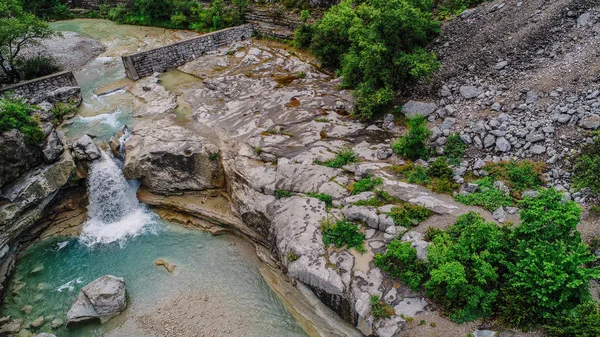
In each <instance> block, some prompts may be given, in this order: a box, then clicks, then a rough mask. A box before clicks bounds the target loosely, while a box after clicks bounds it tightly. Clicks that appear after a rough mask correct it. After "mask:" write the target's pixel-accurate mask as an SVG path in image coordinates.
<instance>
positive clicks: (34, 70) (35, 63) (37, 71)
mask: <svg viewBox="0 0 600 337" xmlns="http://www.w3.org/2000/svg"><path fill="white" fill-rule="evenodd" d="M15 66H16V67H17V70H18V72H19V73H20V74H21V79H22V80H30V79H33V78H36V77H41V76H46V75H50V74H53V73H55V72H57V71H59V70H60V68H59V67H58V65H56V62H55V61H54V59H53V58H51V57H48V56H43V55H38V56H34V57H32V58H29V59H24V58H20V57H19V58H17V60H16V63H15Z"/></svg>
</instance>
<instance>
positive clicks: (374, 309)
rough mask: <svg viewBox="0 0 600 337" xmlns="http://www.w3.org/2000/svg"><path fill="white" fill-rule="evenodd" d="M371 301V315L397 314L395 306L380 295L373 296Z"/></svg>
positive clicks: (385, 316)
mask: <svg viewBox="0 0 600 337" xmlns="http://www.w3.org/2000/svg"><path fill="white" fill-rule="evenodd" d="M369 302H370V303H371V315H373V317H375V318H390V317H392V316H393V315H395V314H396V312H395V311H394V308H393V307H392V306H391V305H389V304H387V303H385V301H384V300H382V299H381V297H379V296H376V295H373V296H371V298H370V299H369Z"/></svg>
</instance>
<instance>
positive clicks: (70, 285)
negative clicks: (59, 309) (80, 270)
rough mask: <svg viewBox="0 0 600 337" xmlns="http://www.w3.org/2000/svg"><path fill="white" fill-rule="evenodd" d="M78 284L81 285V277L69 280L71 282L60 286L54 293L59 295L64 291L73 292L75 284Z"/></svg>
mask: <svg viewBox="0 0 600 337" xmlns="http://www.w3.org/2000/svg"><path fill="white" fill-rule="evenodd" d="M80 283H83V281H81V277H78V278H76V279H74V280H71V281H69V282H67V283H65V284H63V285H62V286H60V287H58V288H56V291H58V292H59V293H61V292H62V291H63V290H65V289H67V290H68V291H73V290H75V284H80Z"/></svg>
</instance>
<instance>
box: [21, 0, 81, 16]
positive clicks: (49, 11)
mask: <svg viewBox="0 0 600 337" xmlns="http://www.w3.org/2000/svg"><path fill="white" fill-rule="evenodd" d="M22 4H23V10H25V11H26V12H30V13H33V14H35V15H36V16H37V17H39V18H41V19H43V20H65V19H70V18H72V17H73V13H71V10H70V9H69V7H68V6H66V5H65V4H64V3H62V2H61V1H60V0H22Z"/></svg>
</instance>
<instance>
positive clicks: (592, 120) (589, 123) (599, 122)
mask: <svg viewBox="0 0 600 337" xmlns="http://www.w3.org/2000/svg"><path fill="white" fill-rule="evenodd" d="M579 126H581V127H582V128H584V129H590V130H596V129H598V128H599V127H600V116H598V115H586V116H583V118H582V119H581V121H580V122H579Z"/></svg>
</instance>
